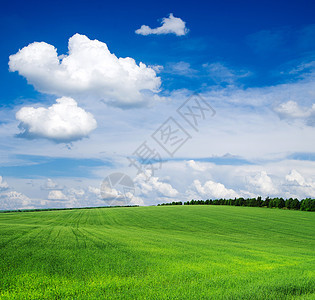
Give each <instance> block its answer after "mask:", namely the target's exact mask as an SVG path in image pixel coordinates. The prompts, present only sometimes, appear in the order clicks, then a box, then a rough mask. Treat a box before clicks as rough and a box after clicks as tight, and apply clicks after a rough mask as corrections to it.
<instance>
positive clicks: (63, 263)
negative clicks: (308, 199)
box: [0, 206, 315, 299]
mask: <svg viewBox="0 0 315 300" xmlns="http://www.w3.org/2000/svg"><path fill="white" fill-rule="evenodd" d="M314 237H315V214H314V213H309V212H301V211H289V210H280V209H264V208H247V207H229V206H169V207H134V208H104V209H81V210H68V211H44V212H23V213H2V214H0V258H1V261H0V299H105V298H106V299H315V280H314V278H315V276H314V275H315V263H314V253H315V241H314Z"/></svg>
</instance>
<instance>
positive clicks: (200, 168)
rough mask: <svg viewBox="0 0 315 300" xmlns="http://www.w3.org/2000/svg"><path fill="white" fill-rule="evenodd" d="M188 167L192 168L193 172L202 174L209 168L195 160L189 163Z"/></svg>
mask: <svg viewBox="0 0 315 300" xmlns="http://www.w3.org/2000/svg"><path fill="white" fill-rule="evenodd" d="M186 165H187V166H188V167H190V168H192V169H193V170H195V171H200V172H203V171H205V170H206V169H207V166H206V165H205V164H202V163H198V162H196V161H194V160H193V159H191V160H189V161H187V162H186Z"/></svg>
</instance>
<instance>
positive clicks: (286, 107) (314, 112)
mask: <svg viewBox="0 0 315 300" xmlns="http://www.w3.org/2000/svg"><path fill="white" fill-rule="evenodd" d="M274 110H275V112H277V113H278V115H279V116H280V118H283V119H288V120H291V121H292V120H296V119H301V120H303V121H305V122H306V124H307V125H309V126H315V104H312V106H311V107H309V108H308V107H301V106H300V105H299V104H298V103H297V102H295V101H288V102H284V103H281V104H280V105H278V106H277V107H276V108H275V109H274Z"/></svg>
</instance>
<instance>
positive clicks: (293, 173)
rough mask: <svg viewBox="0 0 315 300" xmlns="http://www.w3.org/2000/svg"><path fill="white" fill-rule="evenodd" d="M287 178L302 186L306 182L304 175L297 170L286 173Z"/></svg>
mask: <svg viewBox="0 0 315 300" xmlns="http://www.w3.org/2000/svg"><path fill="white" fill-rule="evenodd" d="M285 179H286V180H287V181H290V182H297V183H298V184H299V185H301V186H304V185H305V184H306V182H305V179H304V177H303V176H302V175H301V174H300V173H299V172H298V171H296V170H292V171H291V172H290V174H288V175H286V177H285Z"/></svg>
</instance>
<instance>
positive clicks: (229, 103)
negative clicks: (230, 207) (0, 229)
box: [0, 0, 315, 210]
mask: <svg viewBox="0 0 315 300" xmlns="http://www.w3.org/2000/svg"><path fill="white" fill-rule="evenodd" d="M314 8H315V3H314V1H311V0H310V1H306V0H302V1H224V0H223V1H220V2H219V1H194V2H191V1H187V2H186V1H159V2H157V3H156V2H154V3H152V2H148V1H133V2H129V1H120V2H115V1H93V2H88V1H27V2H25V1H1V10H0V25H1V26H0V32H1V37H2V42H1V44H0V80H1V82H2V84H1V93H0V210H5V209H29V208H55V207H56V208H59V207H60V208H61V207H87V206H104V205H130V204H132V205H134V204H136V205H156V204H158V203H162V202H172V201H187V200H191V199H210V198H211V199H218V198H234V197H244V198H248V197H257V196H262V197H267V196H269V197H283V198H290V197H293V198H298V199H303V198H306V197H314V195H315V171H314V170H315V17H314Z"/></svg>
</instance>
